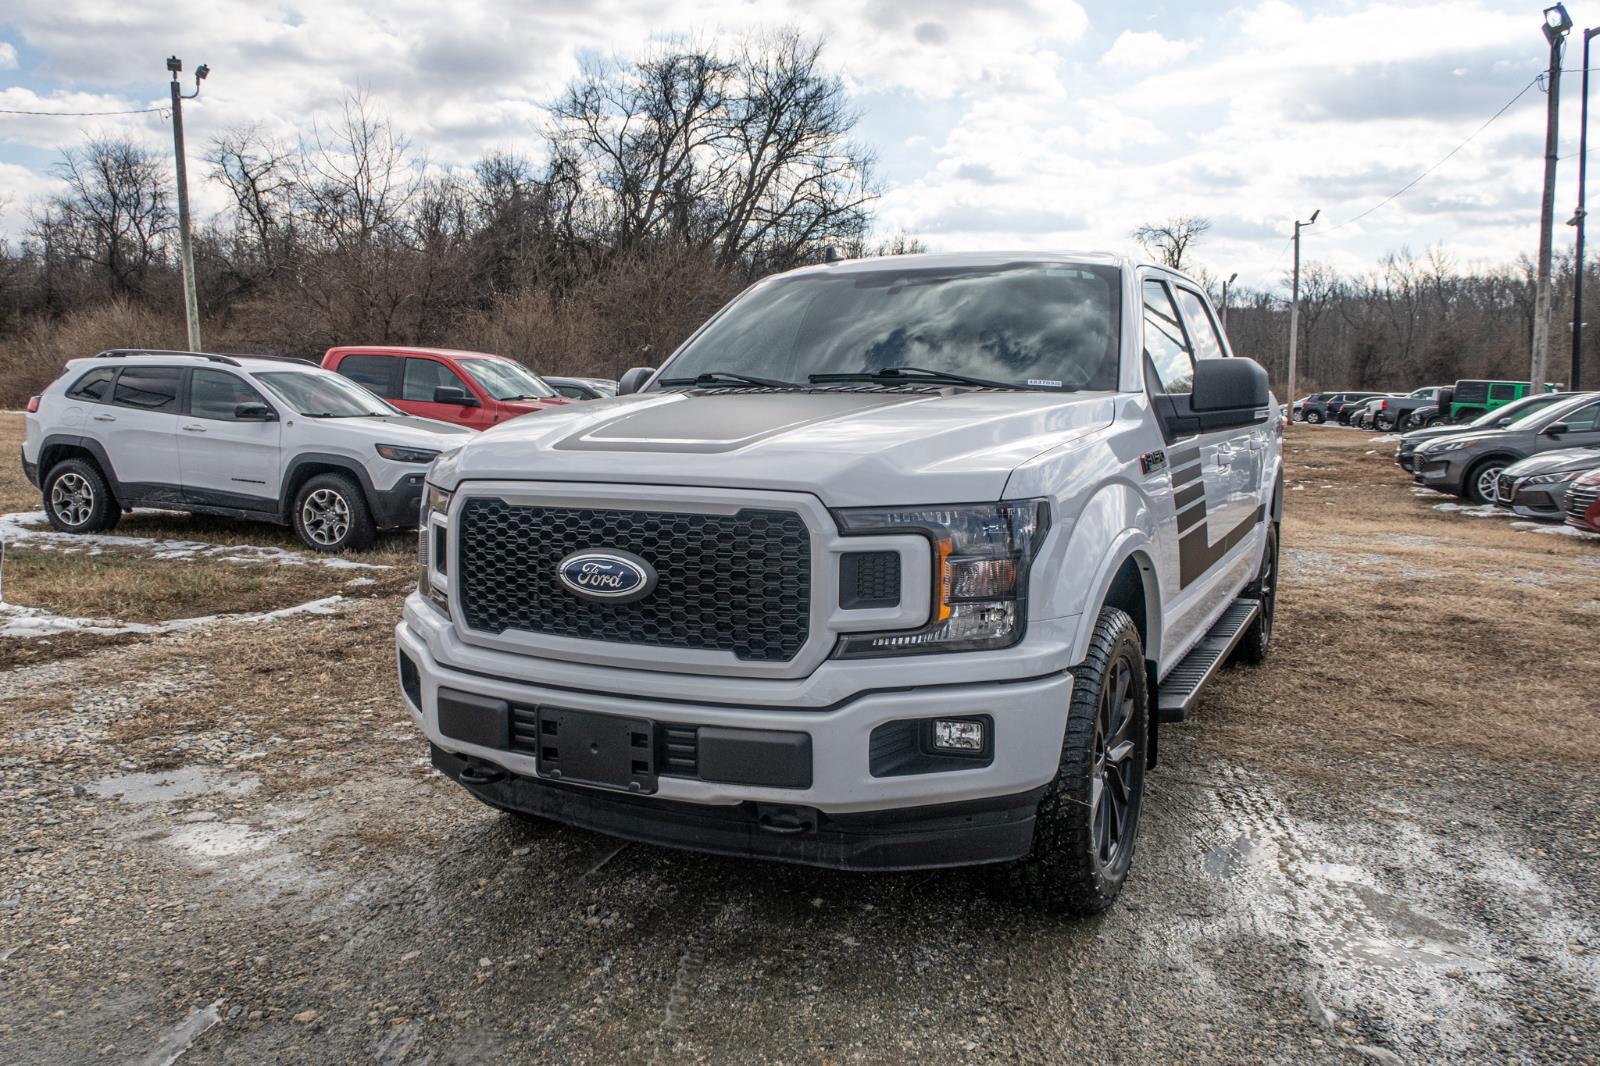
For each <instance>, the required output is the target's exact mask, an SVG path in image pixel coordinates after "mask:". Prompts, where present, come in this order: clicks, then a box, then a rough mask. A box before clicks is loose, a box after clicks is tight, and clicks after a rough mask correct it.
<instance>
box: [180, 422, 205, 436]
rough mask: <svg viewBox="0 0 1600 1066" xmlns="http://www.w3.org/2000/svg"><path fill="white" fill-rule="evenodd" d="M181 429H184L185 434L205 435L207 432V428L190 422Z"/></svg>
mask: <svg viewBox="0 0 1600 1066" xmlns="http://www.w3.org/2000/svg"><path fill="white" fill-rule="evenodd" d="M180 428H182V430H183V431H184V432H185V433H204V432H205V431H206V427H205V426H202V425H201V424H200V423H198V422H190V423H189V424H188V425H185V426H182V427H180Z"/></svg>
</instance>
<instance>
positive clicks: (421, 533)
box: [417, 485, 453, 613]
mask: <svg viewBox="0 0 1600 1066" xmlns="http://www.w3.org/2000/svg"><path fill="white" fill-rule="evenodd" d="M452 495H453V493H449V492H446V491H445V490H444V489H441V488H439V487H438V486H437V485H426V486H424V487H423V492H422V514H421V516H420V517H421V519H422V526H421V528H420V529H418V530H417V591H418V592H420V593H422V595H423V596H424V597H425V598H426V599H427V601H428V602H429V603H431V604H433V606H435V607H437V608H438V609H439V610H441V611H446V612H447V613H448V607H447V605H446V603H445V595H444V592H443V591H442V590H441V589H439V588H438V587H437V586H435V585H434V583H433V578H432V576H431V575H432V574H433V572H434V571H435V570H437V571H438V572H439V573H441V574H442V573H444V570H445V563H446V559H447V558H448V556H447V554H446V550H445V549H446V546H447V545H448V543H449V541H448V539H447V538H448V537H449V535H450V533H449V530H448V528H447V527H445V526H442V525H441V526H436V525H434V524H433V522H431V521H430V519H432V518H433V516H434V515H438V516H440V517H441V518H442V517H444V516H445V515H446V514H448V513H449V511H450V497H451V496H452Z"/></svg>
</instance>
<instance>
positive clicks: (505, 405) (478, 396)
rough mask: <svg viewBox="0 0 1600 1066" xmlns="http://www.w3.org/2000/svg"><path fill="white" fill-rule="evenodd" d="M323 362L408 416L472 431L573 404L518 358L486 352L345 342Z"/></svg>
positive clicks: (331, 350) (324, 357)
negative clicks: (429, 419)
mask: <svg viewBox="0 0 1600 1066" xmlns="http://www.w3.org/2000/svg"><path fill="white" fill-rule="evenodd" d="M322 365H323V366H324V367H325V368H327V369H328V370H332V371H335V372H337V373H339V374H343V375H344V376H345V377H347V378H349V379H350V380H351V381H354V382H356V383H358V384H361V385H365V386H366V387H367V388H369V389H371V390H372V391H373V392H375V393H377V394H378V395H379V396H382V397H383V398H384V399H385V400H388V401H389V402H390V403H392V404H394V405H395V406H396V407H398V408H400V410H402V411H404V412H406V413H407V414H413V415H420V416H421V417H423V418H436V419H438V420H439V421H441V422H453V423H455V424H456V425H458V426H467V427H469V428H471V429H488V428H489V427H490V426H493V425H497V424H499V423H501V422H504V421H506V420H507V419H508V418H516V417H517V416H518V415H525V414H530V413H532V412H534V411H543V410H546V409H547V408H551V407H560V406H562V405H563V404H568V403H571V402H572V401H571V400H569V399H567V398H566V397H565V396H562V395H561V394H559V393H558V392H556V390H555V389H553V388H551V387H550V386H549V385H547V384H545V381H544V379H543V378H541V377H539V375H537V374H535V373H534V372H533V371H531V370H529V369H528V368H527V367H525V366H523V365H522V364H521V363H519V362H517V361H516V360H515V359H508V358H506V357H505V356H503V355H490V354H489V353H488V352H463V351H456V350H455V349H452V348H401V347H395V346H387V345H360V346H347V347H341V348H329V349H328V353H327V354H326V355H324V356H323V357H322Z"/></svg>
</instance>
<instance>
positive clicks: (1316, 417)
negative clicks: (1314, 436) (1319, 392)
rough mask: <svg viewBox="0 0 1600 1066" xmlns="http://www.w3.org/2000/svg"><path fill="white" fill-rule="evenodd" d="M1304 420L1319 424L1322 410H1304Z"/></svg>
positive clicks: (1315, 424) (1314, 424)
mask: <svg viewBox="0 0 1600 1066" xmlns="http://www.w3.org/2000/svg"><path fill="white" fill-rule="evenodd" d="M1306 421H1307V422H1310V423H1311V424H1312V425H1313V426H1319V425H1321V424H1322V412H1321V411H1307V412H1306Z"/></svg>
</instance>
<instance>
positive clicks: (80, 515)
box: [40, 459, 122, 533]
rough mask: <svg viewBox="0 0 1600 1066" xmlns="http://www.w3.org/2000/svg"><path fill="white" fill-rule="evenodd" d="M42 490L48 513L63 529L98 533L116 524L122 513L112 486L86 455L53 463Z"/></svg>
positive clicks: (74, 531) (52, 522) (55, 524)
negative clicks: (112, 492)
mask: <svg viewBox="0 0 1600 1066" xmlns="http://www.w3.org/2000/svg"><path fill="white" fill-rule="evenodd" d="M40 493H41V494H42V495H43V496H44V513H45V516H46V517H47V518H49V519H50V524H51V525H52V526H55V527H56V528H57V529H59V530H61V531H62V532H63V533H99V532H102V531H104V530H107V529H111V528H112V527H114V526H115V525H116V524H117V519H119V518H121V517H122V509H121V508H120V507H118V506H117V501H116V500H115V499H113V498H112V496H111V486H110V485H108V484H106V479H105V477H104V476H102V475H101V473H100V471H99V470H98V469H96V467H95V465H94V464H93V463H91V462H89V461H87V460H85V459H63V460H62V461H61V462H59V463H57V464H56V465H55V466H53V467H51V468H50V473H48V474H46V475H45V479H44V482H43V484H42V485H41V486H40Z"/></svg>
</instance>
